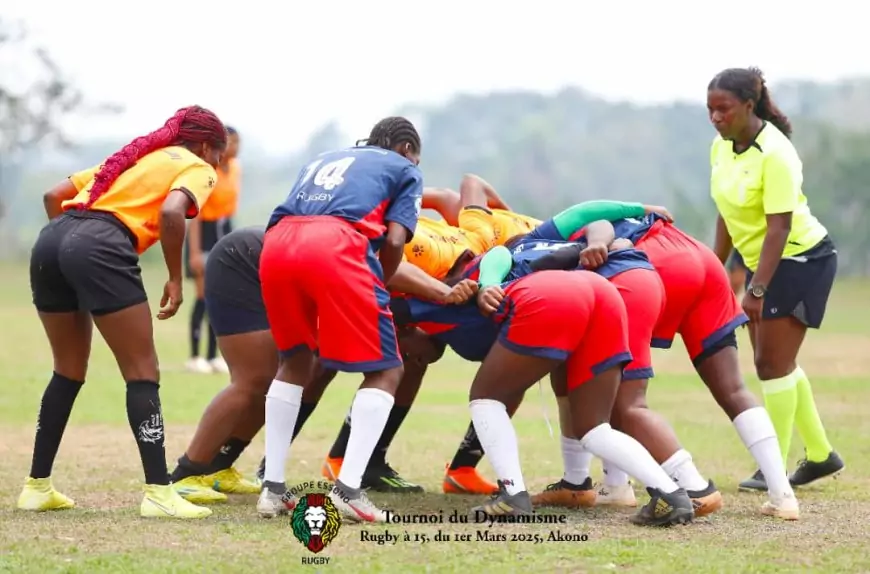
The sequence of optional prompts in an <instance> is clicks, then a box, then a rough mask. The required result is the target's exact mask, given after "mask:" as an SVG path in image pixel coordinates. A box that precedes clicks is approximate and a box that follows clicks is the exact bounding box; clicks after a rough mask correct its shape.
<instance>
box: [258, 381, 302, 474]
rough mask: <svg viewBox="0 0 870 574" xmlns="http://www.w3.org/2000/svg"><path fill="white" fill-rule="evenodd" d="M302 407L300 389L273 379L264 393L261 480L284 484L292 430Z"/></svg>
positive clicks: (297, 386)
mask: <svg viewBox="0 0 870 574" xmlns="http://www.w3.org/2000/svg"><path fill="white" fill-rule="evenodd" d="M301 404H302V387H300V386H299V385H293V384H291V383H285V382H283V381H279V380H274V381H272V385H271V386H270V387H269V392H268V393H267V394H266V472H265V473H264V474H263V480H265V481H268V482H277V483H282V482H284V467H285V466H286V464H287V457H288V455H289V452H288V451H289V450H290V443H291V442H293V429H294V428H295V427H296V418H297V417H298V416H299V405H301Z"/></svg>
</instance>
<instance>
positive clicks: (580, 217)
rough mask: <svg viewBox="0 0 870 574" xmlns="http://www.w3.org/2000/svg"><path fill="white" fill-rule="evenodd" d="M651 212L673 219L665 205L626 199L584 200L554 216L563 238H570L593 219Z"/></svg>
mask: <svg viewBox="0 0 870 574" xmlns="http://www.w3.org/2000/svg"><path fill="white" fill-rule="evenodd" d="M650 213H659V214H661V215H662V216H664V217H666V218H667V219H669V220H671V219H673V218H672V217H671V216H670V213H668V211H667V210H666V209H664V208H663V207H659V206H655V205H644V204H642V203H630V202H624V201H605V200H595V201H584V202H583V203H578V204H577V205H572V206H571V207H569V208H568V209H566V210H565V211H563V212H561V213H559V214H557V215H556V216H555V217H553V223H554V224H555V225H556V229H557V230H558V231H559V234H560V235H561V236H562V238H563V239H568V238H570V237H571V235H573V234H574V233H576V232H577V231H580V230H581V229H583V228H584V227H586V226H587V225H589V224H590V223H592V222H593V221H598V220H599V219H603V220H605V221H617V220H620V219H625V218H627V217H643V216H644V215H647V214H650Z"/></svg>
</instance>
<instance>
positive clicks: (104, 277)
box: [30, 211, 148, 315]
mask: <svg viewBox="0 0 870 574" xmlns="http://www.w3.org/2000/svg"><path fill="white" fill-rule="evenodd" d="M134 245H135V238H134V236H133V234H132V233H130V230H129V229H127V227H125V226H124V224H123V223H121V222H120V221H119V220H118V219H117V218H115V216H113V215H111V214H109V213H104V212H80V211H70V212H67V213H64V214H63V215H61V216H59V217H57V218H55V219H54V220H52V221H50V222H49V223H48V225H46V226H45V227H43V228H42V231H41V232H40V233H39V238H38V239H37V240H36V243H35V244H34V245H33V251H32V252H31V254H30V290H31V292H32V294H33V304H34V305H35V306H36V309H37V310H38V311H41V312H43V313H69V312H72V311H87V312H89V313H91V314H92V315H105V314H107V313H113V312H115V311H120V310H122V309H126V308H127V307H132V306H133V305H138V304H139V303H144V302H145V301H147V300H148V295H147V294H146V293H145V287H144V285H143V284H142V270H141V269H140V268H139V255H138V254H137V253H136V249H135V248H134Z"/></svg>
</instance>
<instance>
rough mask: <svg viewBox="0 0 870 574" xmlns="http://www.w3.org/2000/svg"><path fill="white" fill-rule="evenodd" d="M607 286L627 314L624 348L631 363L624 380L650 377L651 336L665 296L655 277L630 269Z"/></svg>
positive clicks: (660, 283)
mask: <svg viewBox="0 0 870 574" xmlns="http://www.w3.org/2000/svg"><path fill="white" fill-rule="evenodd" d="M611 283H612V284H613V285H614V286H615V287H616V288H617V290H618V291H619V294H620V296H621V297H622V300H623V302H624V303H625V309H626V312H627V314H628V344H629V350H630V352H631V357H632V360H631V363H629V364H628V365H626V367H625V372H624V373H623V379H624V380H635V379H650V378H652V377H653V367H652V353H651V351H650V345H651V343H652V337H653V332H654V331H655V328H656V325H657V324H658V321H659V319H660V318H661V316H662V314H663V312H664V306H665V293H664V286H663V285H662V281H661V279H660V278H659V275H658V273H656V272H655V271H651V270H647V269H632V270H630V271H626V272H624V273H620V274H619V275H617V276H616V277H614V278H613V279H611Z"/></svg>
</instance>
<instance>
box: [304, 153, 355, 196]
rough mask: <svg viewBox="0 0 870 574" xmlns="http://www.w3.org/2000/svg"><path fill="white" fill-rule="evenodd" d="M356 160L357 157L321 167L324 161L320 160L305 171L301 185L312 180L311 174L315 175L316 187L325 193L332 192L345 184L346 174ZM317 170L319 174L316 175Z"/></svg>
mask: <svg viewBox="0 0 870 574" xmlns="http://www.w3.org/2000/svg"><path fill="white" fill-rule="evenodd" d="M355 160H356V158H355V157H345V158H342V159H338V160H335V161H331V162H329V163H327V164H326V165H324V166H322V167H321V166H320V164H321V163H322V162H323V160H320V159H319V160H317V161H315V162H313V163H311V164H310V165H309V166H308V167H307V168H306V169H305V176H304V177H303V178H302V182H301V183H305V182H306V181H308V180H309V179H310V178H311V174H314V185H316V186H318V187H322V188H323V189H324V190H325V191H332V190H333V189H335V188H336V187H338V186H339V185H341V184H342V183H344V174H345V172H346V171H347V169H348V168H349V167H350V166H351V164H353V162H354V161H355ZM318 168H320V169H318ZM315 170H317V173H315Z"/></svg>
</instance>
